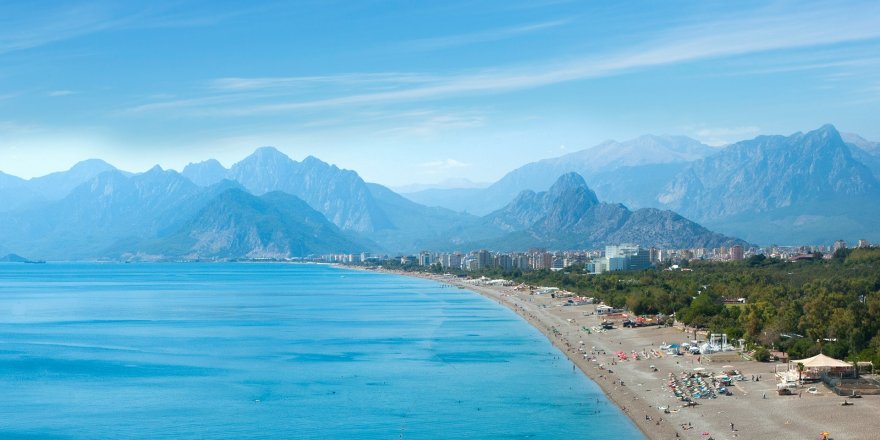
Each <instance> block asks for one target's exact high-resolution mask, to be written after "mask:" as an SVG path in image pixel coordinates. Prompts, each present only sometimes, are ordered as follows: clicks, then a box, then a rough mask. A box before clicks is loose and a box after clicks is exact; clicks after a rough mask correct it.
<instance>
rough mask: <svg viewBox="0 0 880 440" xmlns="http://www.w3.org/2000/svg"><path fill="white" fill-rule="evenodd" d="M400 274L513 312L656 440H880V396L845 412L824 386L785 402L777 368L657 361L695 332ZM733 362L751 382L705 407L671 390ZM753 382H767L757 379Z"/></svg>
mask: <svg viewBox="0 0 880 440" xmlns="http://www.w3.org/2000/svg"><path fill="white" fill-rule="evenodd" d="M393 273H396V274H398V275H404V276H417V277H421V278H426V279H431V280H435V281H437V282H441V283H446V284H450V285H454V286H456V287H459V288H462V289H467V290H470V291H473V292H476V293H478V294H481V295H484V296H486V297H488V298H490V299H492V300H495V301H497V302H498V303H499V304H502V305H504V306H506V307H508V308H510V309H511V310H513V311H514V312H516V313H517V314H518V315H519V316H521V317H522V318H523V319H524V320H525V321H526V322H528V323H529V324H531V325H532V326H534V327H535V328H537V329H538V330H540V331H541V332H542V333H543V334H544V335H545V336H546V337H547V338H548V339H549V340H550V341H551V342H552V343H553V344H554V345H555V346H556V347H557V348H559V350H560V351H562V352H563V353H565V354H566V356H567V357H568V358H569V360H571V362H573V363H574V364H575V365H576V366H577V368H579V369H580V370H581V371H583V372H584V374H586V375H587V376H588V377H589V378H590V379H592V380H593V381H595V382H596V383H597V384H598V385H599V386H600V387H601V388H602V389H603V390H604V392H605V394H606V395H607V396H608V398H609V399H610V400H612V401H613V402H614V403H615V404H617V405H618V406H619V407H620V408H621V409H622V410H623V411H624V412H625V413H626V414H627V415H628V416H629V417H630V418H631V419H632V420H633V422H634V423H635V424H636V425H637V426H638V427H639V428H640V429H641V431H642V432H643V433H644V434H645V436H646V437H647V438H649V439H652V440H659V439H675V438H682V439H694V440H696V439H703V440H705V439H708V438H713V439H716V440H720V439H744V438H745V439H817V438H821V436H820V433H821V432H823V431H824V432H829V433H830V435H829V436H828V438H829V439H835V440H845V439H873V438H880V419H878V418H877V414H878V411H880V396H865V397H864V398H860V399H850V400H849V402H851V403H853V405H850V406H842V405H841V403H843V401H844V398H843V397H840V396H837V395H835V394H834V393H832V392H831V391H830V390H829V389H827V388H826V387H825V386H824V385H823V384H821V383H818V384H814V386H816V388H817V391H818V393H816V394H812V393H808V392H807V389H806V387H805V388H804V389H803V392H796V393H795V394H794V395H791V396H779V395H777V393H776V380H775V377H774V364H772V363H760V362H754V361H745V360H737V361H732V360H729V359H728V360H725V361H724V362H723V363H720V362H716V363H712V362H709V361H707V360H706V358H705V357H700V356H693V355H684V356H670V355H665V354H661V353H658V354H661V356H655V355H651V353H652V350H654V351H656V352H659V351H660V350H659V347H660V346H661V345H662V344H663V343H681V342H684V341H686V340H689V339H690V336H691V335H690V334H689V333H684V332H683V331H682V330H681V329H678V328H674V327H662V328H661V327H656V326H654V327H641V328H635V329H630V328H620V327H618V328H615V329H612V330H608V331H596V330H595V329H596V328H597V327H598V326H599V324H600V323H601V321H602V319H601V317H600V316H598V315H596V314H595V313H594V311H595V305H583V306H568V307H563V306H562V304H563V302H564V301H565V300H559V299H552V298H550V296H549V295H531V294H530V292H529V291H528V290H515V289H514V288H512V287H500V286H483V285H474V284H472V283H469V282H466V281H464V280H461V279H458V278H455V277H444V276H437V275H429V274H421V273H412V272H393ZM620 351H623V352H625V353H627V354H630V353H632V352H639V353H643V354H645V353H647V354H649V356H648V357H647V358H641V359H640V360H633V359H632V356H629V359H627V360H621V359H619V358H618V357H617V356H616V355H615V353H617V352H620ZM698 360H699V361H701V362H702V363H698ZM728 364H729V365H732V366H734V367H735V368H736V369H737V370H739V371H740V372H741V373H742V375H743V376H744V377H745V378H746V380H744V381H735V382H734V384H733V386H731V387H729V389H730V390H731V394H732V395H730V396H723V395H722V396H718V397H717V398H714V399H698V402H699V404H698V405H696V406H691V407H683V406H682V403H683V402H681V401H680V400H679V399H677V398H676V397H675V396H674V395H673V392H672V390H671V388H670V387H669V386H668V383H669V380H670V373H671V374H673V375H675V376H676V377H681V375H682V373H693V371H694V370H693V369H694V368H705V369H706V371H707V372H715V373H720V372H721V370H722V368H721V367H722V365H728ZM652 366H653V367H654V368H651V367H652ZM655 370H656V371H655ZM752 377H760V378H761V380H759V381H753V380H752ZM660 408H666V409H667V410H668V411H664V410H661V409H660Z"/></svg>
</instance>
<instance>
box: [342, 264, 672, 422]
mask: <svg viewBox="0 0 880 440" xmlns="http://www.w3.org/2000/svg"><path fill="white" fill-rule="evenodd" d="M335 267H340V268H345V269H354V270H364V271H368V272H379V273H385V274H392V275H398V276H407V277H412V278H421V279H426V280H430V281H434V282H439V283H445V284H449V285H452V286H455V287H458V288H460V289H463V290H468V291H470V292H472V293H475V294H477V295H480V296H483V297H485V298H488V299H491V300H493V301H495V302H497V303H498V304H500V305H502V306H504V307H506V308H508V309H510V310H511V311H513V312H514V313H516V314H517V316H519V317H520V318H521V319H523V320H524V321H525V322H526V323H527V324H528V325H530V326H532V327H533V328H535V329H536V330H538V331H539V332H540V333H541V334H543V335H544V337H545V338H547V340H548V341H549V342H550V343H551V344H552V345H553V346H554V347H556V348H557V349H558V350H559V351H560V352H562V354H564V355H565V357H566V358H567V359H568V360H569V361H570V362H571V363H572V364H574V365H576V366H577V368H578V369H579V370H580V371H581V373H582V374H584V375H585V376H586V377H587V378H588V379H590V380H591V381H592V382H594V383H595V384H596V385H597V386H598V387H599V389H601V390H602V392H603V393H604V394H605V397H606V398H608V400H609V401H610V402H611V403H613V404H614V405H615V406H617V408H618V409H619V410H620V411H621V412H622V413H623V414H624V415H626V416H627V417H628V418H629V419H630V420H631V421H632V423H633V424H634V425H635V426H636V427H637V428H638V429H639V431H641V433H642V435H644V436H645V439H647V440H663V439H673V438H681V434H679V433H678V432H677V431H676V429H675V428H674V427H673V426H670V424H669V423H668V422H667V421H666V420H665V419H663V414H661V413H660V411H659V410H658V409H657V408H656V407H653V406H650V405H649V406H648V407H644V405H640V406H639V407H640V408H642V409H644V412H645V413H646V415H647V416H649V417H651V419H650V420H647V417H642V415H641V410H639V411H638V412H637V411H636V408H635V404H633V403H630V406H629V407H627V406H626V404H627V403H629V402H631V401H632V400H633V399H630V400H627V399H626V398H627V397H628V393H626V392H624V391H623V390H621V389H620V388H623V387H621V386H618V385H616V383H617V381H618V380H620V379H617V378H616V376H615V374H614V373H611V372H608V371H609V370H607V369H604V370H598V369H596V368H595V365H590V364H591V363H592V362H590V361H588V360H586V359H585V358H584V357H583V356H580V355H579V354H580V352H578V351H576V350H575V349H574V348H573V346H572V344H571V341H568V340H567V339H566V337H565V334H564V333H559V334H558V335H557V334H554V333H553V328H555V326H554V325H550V322H549V320H550V319H552V318H551V317H550V315H549V314H546V316H540V315H542V312H541V311H540V309H539V308H537V307H536V308H534V309H532V308H531V307H528V306H527V305H523V304H520V303H519V302H514V301H512V300H511V298H510V297H508V296H505V295H507V294H508V292H505V291H503V290H501V289H497V288H490V287H486V286H477V285H471V284H468V283H463V282H455V281H458V280H448V279H438V278H436V277H434V276H431V275H429V274H424V273H413V272H404V271H391V270H385V269H378V270H366V269H363V268H358V267H352V266H344V265H336V266H335ZM536 313H537V314H536ZM560 324H561V323H560ZM597 348H598V347H597ZM602 349H603V350H605V351H607V349H606V348H602ZM576 354H578V355H576ZM591 366H592V367H593V368H590V367H591ZM603 371H604V373H603ZM612 377H615V378H614V379H612V381H609V379H611V378H612ZM624 383H625V382H624ZM635 401H636V403H637V402H638V397H636V398H635ZM636 414H638V416H636ZM661 420H662V421H663V422H662V423H661V422H660V421H661Z"/></svg>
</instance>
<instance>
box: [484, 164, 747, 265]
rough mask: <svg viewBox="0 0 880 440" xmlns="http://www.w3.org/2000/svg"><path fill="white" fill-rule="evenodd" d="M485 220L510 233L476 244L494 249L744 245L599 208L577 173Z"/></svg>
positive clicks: (650, 212) (650, 215)
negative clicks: (638, 245)
mask: <svg viewBox="0 0 880 440" xmlns="http://www.w3.org/2000/svg"><path fill="white" fill-rule="evenodd" d="M485 220H486V221H488V222H489V223H492V224H495V225H498V226H500V227H502V228H503V229H505V230H508V231H510V233H508V234H507V235H505V236H503V237H501V238H499V239H494V240H487V241H484V242H482V243H480V244H481V245H482V246H485V247H490V248H492V249H498V250H514V249H525V248H528V247H535V246H540V247H547V248H551V249H588V248H597V247H601V246H605V245H607V244H617V243H638V244H641V245H643V246H657V247H661V248H674V249H678V248H692V247H718V246H721V245H733V244H742V245H746V244H747V243H745V242H743V241H742V240H738V239H735V238H731V237H725V236H723V235H721V234H717V233H714V232H711V231H709V230H708V229H706V228H704V227H702V226H700V225H698V224H696V223H694V222H692V221H690V220H687V219H686V218H684V217H682V216H680V215H678V214H676V213H674V212H672V211H661V210H658V209H653V208H644V209H639V210H636V211H630V210H629V209H627V208H626V207H625V206H623V205H621V204H612V203H602V202H600V201H599V199H598V198H597V197H596V194H595V193H594V192H593V191H592V190H590V188H589V187H588V186H587V184H586V182H585V181H584V179H583V177H581V176H580V175H578V174H577V173H567V174H564V175H562V176H561V177H560V178H559V179H557V181H556V183H554V184H553V186H552V187H551V188H550V189H549V190H548V191H544V192H538V193H536V192H534V191H529V190H527V191H523V192H522V193H521V194H520V195H519V196H517V198H516V199H515V200H514V201H512V202H511V203H510V204H508V205H507V206H505V207H504V208H502V209H501V210H498V211H496V212H493V213H492V214H490V215H488V216H486V217H485Z"/></svg>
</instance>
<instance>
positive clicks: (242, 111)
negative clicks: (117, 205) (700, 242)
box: [0, 0, 880, 186]
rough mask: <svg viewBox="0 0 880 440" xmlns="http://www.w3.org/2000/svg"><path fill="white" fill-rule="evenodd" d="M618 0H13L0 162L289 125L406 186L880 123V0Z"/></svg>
mask: <svg viewBox="0 0 880 440" xmlns="http://www.w3.org/2000/svg"><path fill="white" fill-rule="evenodd" d="M141 3H142V5H139V4H141ZM246 3H252V4H246ZM616 3H623V2H608V3H607V4H602V3H599V2H574V1H571V2H570V1H554V0H546V1H540V0H531V1H518V0H509V1H491V2H480V1H461V2H459V1H449V0H447V1H442V2H440V1H438V2H412V1H388V2H378V1H377V2H372V1H354V2H352V1H339V2H332V1H300V2H266V3H257V2H220V1H209V2H200V1H183V2H168V3H163V2H158V1H156V2H41V1H38V2H4V3H2V4H0V171H3V172H6V173H8V174H14V175H18V176H22V177H32V176H37V175H43V174H46V173H48V172H52V171H57V170H62V169H66V168H69V167H70V166H71V165H73V164H74V163H76V162H77V161H79V160H83V159H87V158H91V157H100V158H103V159H105V160H107V161H108V162H110V163H112V164H114V165H116V166H118V167H120V168H123V169H126V170H129V171H144V170H146V169H148V168H149V167H151V166H152V165H154V164H160V165H162V166H163V167H165V168H174V169H178V170H179V169H182V167H183V166H184V165H186V164H187V163H188V162H197V161H201V160H205V159H208V158H216V159H218V160H220V161H221V162H222V163H223V164H224V165H227V166H229V165H231V164H232V163H234V162H235V161H237V160H240V159H241V158H243V157H244V156H246V155H247V154H249V153H250V152H252V151H253V150H254V149H255V148H257V147H259V146H264V145H272V146H275V147H277V148H279V149H280V150H282V151H284V152H286V153H287V154H288V155H290V156H291V157H293V158H294V159H298V160H301V159H302V158H304V157H306V156H308V155H313V156H316V157H319V158H321V159H323V160H325V161H328V162H332V163H335V164H337V165H339V166H341V167H344V168H350V169H354V170H356V171H358V172H359V173H360V174H361V175H362V176H363V177H364V178H366V179H367V180H369V181H374V182H379V183H383V184H386V185H391V186H396V185H403V184H409V183H430V182H437V181H441V180H444V179H447V178H468V179H471V180H474V181H493V180H496V179H498V178H500V177H501V176H502V175H503V174H505V173H506V172H508V171H510V170H511V169H513V168H515V167H517V166H520V165H522V164H524V163H527V162H530V161H533V160H537V159H541V158H546V157H553V156H558V155H560V154H563V153H566V152H571V151H576V150H579V149H583V148H587V147H590V146H592V145H595V144H597V143H599V142H601V141H604V140H607V139H618V140H624V139H628V138H632V137H636V136H639V135H642V134H646V133H654V134H684V135H688V136H692V137H695V138H697V139H700V140H702V141H704V142H707V143H711V144H719V145H720V144H724V143H727V142H731V141H736V140H741V139H746V138H751V137H754V136H756V135H758V134H770V133H774V134H790V133H792V132H796V131H806V130H810V129H813V128H816V127H818V126H820V125H822V124H824V123H833V124H835V125H836V126H837V127H838V129H840V130H842V131H845V132H854V133H858V134H860V135H862V136H863V137H866V138H868V139H871V140H880V119H878V115H880V69H878V67H880V2H876V1H867V2H839V3H838V2H816V3H811V2H746V1H743V2H704V1H695V2H680V1H669V2H656V1H652V2H645V3H638V2H626V3H627V4H625V5H620V4H616ZM144 5H147V6H144Z"/></svg>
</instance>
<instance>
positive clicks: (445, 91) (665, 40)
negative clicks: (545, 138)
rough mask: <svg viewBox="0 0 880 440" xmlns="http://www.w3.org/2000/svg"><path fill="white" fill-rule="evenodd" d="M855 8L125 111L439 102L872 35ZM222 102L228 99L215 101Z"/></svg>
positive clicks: (869, 18) (756, 16)
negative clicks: (488, 64) (581, 52)
mask: <svg viewBox="0 0 880 440" xmlns="http://www.w3.org/2000/svg"><path fill="white" fill-rule="evenodd" d="M859 8H860V9H861V10H853V9H856V8H850V9H846V8H837V7H819V6H816V7H812V8H806V7H805V8H803V9H802V11H801V12H798V13H793V14H770V13H766V12H767V11H752V13H751V15H750V16H741V17H734V18H732V19H729V20H725V21H715V22H703V23H699V24H693V25H689V26H682V27H679V28H677V29H674V30H671V31H669V32H666V33H664V34H662V35H657V36H655V38H652V39H650V41H646V42H645V43H643V44H641V45H638V46H637V47H631V48H629V49H627V50H622V51H614V52H612V53H601V54H600V53H593V54H587V55H585V56H583V57H581V58H578V59H573V60H561V61H560V60H557V61H549V62H547V61H544V62H533V63H531V64H530V65H519V66H505V67H496V68H488V69H483V70H478V71H471V72H458V73H448V74H445V75H439V74H422V73H386V74H346V75H328V76H307V77H289V78H250V79H249V78H221V79H218V80H214V81H212V82H211V84H210V86H211V88H212V89H213V90H214V92H213V93H215V95H209V96H205V97H201V98H189V99H180V100H168V101H160V102H153V103H146V104H142V105H139V106H135V107H133V108H130V109H129V112H135V113H136V112H145V111H155V110H166V109H180V110H185V111H186V112H188V113H189V114H192V115H203V116H204V115H214V116H248V115H259V114H270V113H283V112H290V111H301V110H312V109H326V108H337V107H344V106H364V105H380V104H390V103H399V102H410V101H429V100H442V99H447V98H452V97H460V96H463V95H469V94H475V93H479V94H491V93H503V92H508V91H514V90H523V89H530V88H537V87H542V86H548V85H552V84H558V83H564V82H570V81H578V80H587V79H592V78H601V77H608V76H613V75H620V74H623V73H627V72H633V71H638V70H643V69H649V68H655V67H660V66H666V65H673V64H681V63H688V62H695V61H701V60H706V59H714V58H723V57H730V56H738V55H745V54H753V53H764V52H769V51H774V50H780V49H792V48H807V47H816V46H827V45H833V44H837V43H843V42H852V41H861V40H869V39H878V38H880V26H877V23H876V19H875V17H877V16H878V15H880V4H864V5H861V6H859ZM307 83H308V84H314V83H325V84H326V83H333V84H345V85H346V86H347V87H342V88H341V89H342V90H341V91H340V90H339V89H332V88H331V90H330V91H329V92H328V93H325V94H319V96H317V97H316V96H313V94H302V95H297V94H296V93H295V92H294V90H295V89H296V88H297V87H302V85H303V84H307ZM379 85H383V86H384V87H379ZM278 88H284V89H285V90H286V91H287V92H288V93H285V94H281V95H271V96H269V95H268V94H267V92H268V91H270V90H272V89H278ZM224 102H225V103H227V104H231V103H234V105H226V106H223V105H217V104H222V103H224Z"/></svg>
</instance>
